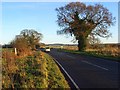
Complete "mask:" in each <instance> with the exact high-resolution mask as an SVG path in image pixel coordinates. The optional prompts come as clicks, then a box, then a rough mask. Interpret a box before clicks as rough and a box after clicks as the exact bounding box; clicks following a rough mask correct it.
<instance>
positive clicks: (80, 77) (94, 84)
mask: <svg viewBox="0 0 120 90" xmlns="http://www.w3.org/2000/svg"><path fill="white" fill-rule="evenodd" d="M49 54H50V55H51V56H52V57H53V58H54V59H55V60H57V61H58V62H59V63H60V64H61V66H62V67H63V68H64V69H65V70H66V71H67V73H68V74H69V75H70V76H71V78H72V79H73V80H74V82H75V83H76V84H77V86H78V87H79V88H119V85H120V84H119V83H120V82H119V80H120V79H119V75H120V74H119V69H118V68H119V65H120V63H118V62H115V61H110V60H105V59H100V58H95V57H90V56H81V55H77V54H71V53H66V52H60V51H57V50H56V49H52V50H51V51H50V53H49Z"/></svg>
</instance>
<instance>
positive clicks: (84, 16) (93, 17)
mask: <svg viewBox="0 0 120 90" xmlns="http://www.w3.org/2000/svg"><path fill="white" fill-rule="evenodd" d="M56 11H57V17H58V20H57V23H58V25H59V26H60V27H61V28H62V30H59V31H58V34H70V35H71V36H74V37H75V39H76V40H78V48H79V50H81V51H82V50H85V47H86V39H87V37H88V36H89V35H91V36H100V37H103V38H106V37H109V36H110V35H111V33H110V32H109V30H108V27H110V26H111V25H114V22H115V17H113V16H112V13H110V12H109V10H108V9H107V8H105V7H104V6H103V5H101V4H95V5H88V6H87V5H85V4H84V3H81V2H71V3H69V4H67V5H65V6H64V7H59V8H56Z"/></svg>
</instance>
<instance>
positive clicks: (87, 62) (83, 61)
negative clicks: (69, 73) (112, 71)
mask: <svg viewBox="0 0 120 90" xmlns="http://www.w3.org/2000/svg"><path fill="white" fill-rule="evenodd" d="M81 62H84V63H87V64H89V65H92V66H95V67H98V68H101V69H104V70H109V69H107V68H104V67H101V66H98V65H96V64H93V63H90V62H88V61H81Z"/></svg>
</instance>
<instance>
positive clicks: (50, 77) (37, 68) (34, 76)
mask: <svg viewBox="0 0 120 90" xmlns="http://www.w3.org/2000/svg"><path fill="white" fill-rule="evenodd" d="M2 88H3V89H5V88H9V89H16V88H22V89H24V88H33V89H34V88H46V89H47V88H60V89H65V88H70V87H69V85H68V83H67V81H66V80H65V78H64V76H63V75H62V73H61V72H60V69H59V68H58V66H57V65H56V63H55V62H54V60H53V59H52V58H51V57H50V56H49V55H47V54H46V53H43V52H39V51H38V52H34V53H33V55H31V56H26V57H24V58H16V57H14V54H13V53H12V52H9V51H8V52H6V54H5V56H4V57H3V58H2Z"/></svg>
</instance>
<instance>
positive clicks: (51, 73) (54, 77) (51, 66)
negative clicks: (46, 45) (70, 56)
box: [45, 54, 70, 88]
mask: <svg viewBox="0 0 120 90" xmlns="http://www.w3.org/2000/svg"><path fill="white" fill-rule="evenodd" d="M45 58H46V62H47V70H48V83H49V85H48V87H49V88H70V87H69V85H68V83H67V82H66V80H65V78H64V76H63V74H62V73H61V71H60V69H59V68H58V66H57V65H56V63H55V61H54V60H53V58H52V57H50V56H49V55H47V54H45Z"/></svg>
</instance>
